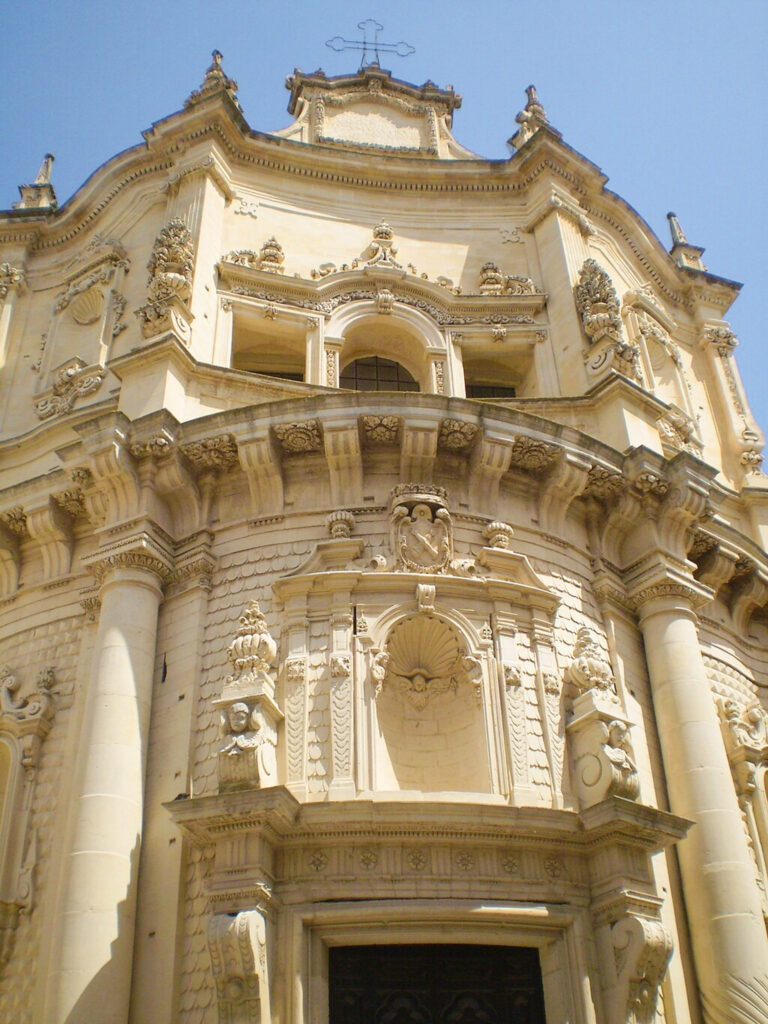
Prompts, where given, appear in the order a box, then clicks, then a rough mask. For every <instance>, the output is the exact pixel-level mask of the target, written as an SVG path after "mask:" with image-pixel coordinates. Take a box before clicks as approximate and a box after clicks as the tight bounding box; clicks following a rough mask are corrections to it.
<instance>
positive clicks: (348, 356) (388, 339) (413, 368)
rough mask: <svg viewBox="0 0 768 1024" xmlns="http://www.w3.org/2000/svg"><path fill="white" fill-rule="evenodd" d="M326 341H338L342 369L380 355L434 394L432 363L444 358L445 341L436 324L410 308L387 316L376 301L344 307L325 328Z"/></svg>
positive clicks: (423, 389) (392, 312)
mask: <svg viewBox="0 0 768 1024" xmlns="http://www.w3.org/2000/svg"><path fill="white" fill-rule="evenodd" d="M325 336H326V339H330V338H336V339H339V343H340V350H339V367H340V370H341V371H342V372H343V370H344V368H345V367H347V366H348V365H349V364H350V363H352V362H354V360H356V359H360V358H365V357H368V356H380V357H383V358H385V359H389V360H392V361H393V362H396V363H399V364H400V365H401V366H403V367H405V369H406V370H407V371H408V373H409V374H410V375H411V376H412V377H413V378H414V379H415V380H416V381H417V382H418V385H419V390H420V391H427V392H429V391H433V390H434V386H433V370H432V366H433V362H434V360H435V358H436V357H438V358H441V359H443V360H444V359H445V339H444V338H443V336H442V334H441V333H440V331H439V330H438V328H437V326H436V324H435V323H434V321H432V320H431V319H430V318H429V317H427V316H425V315H424V314H423V313H420V312H419V311H418V310H414V309H411V308H410V307H406V306H401V307H398V308H395V309H394V310H391V311H390V312H388V313H382V312H380V311H379V306H378V304H377V303H375V302H370V301H365V302H359V303H354V304H351V305H350V306H347V307H345V308H344V309H343V310H342V312H341V313H339V314H338V315H334V317H333V318H332V319H331V321H330V322H329V323H328V324H327V326H326V331H325Z"/></svg>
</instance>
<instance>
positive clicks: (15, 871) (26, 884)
mask: <svg viewBox="0 0 768 1024" xmlns="http://www.w3.org/2000/svg"><path fill="white" fill-rule="evenodd" d="M55 684H56V677H55V674H54V670H53V669H52V668H45V669H43V670H42V671H41V672H40V674H39V675H38V677H37V685H36V688H35V690H34V692H33V693H32V694H30V696H29V697H27V698H25V699H20V698H19V697H18V696H17V691H18V689H19V683H18V681H17V680H16V678H15V676H14V675H13V674H12V672H11V670H10V669H9V668H8V666H5V667H3V668H0V734H2V733H5V734H6V735H8V736H10V737H13V739H14V740H15V744H16V746H15V747H14V745H13V744H9V746H10V748H11V749H12V750H14V749H15V751H17V753H16V755H15V756H16V757H18V760H17V762H16V764H17V765H18V768H19V769H21V770H20V771H19V770H16V769H14V771H13V772H12V773H11V775H10V776H9V779H8V783H9V786H11V787H12V789H9V790H8V791H7V792H6V793H5V794H4V801H7V803H8V805H9V806H12V807H15V808H16V809H17V810H16V814H15V816H14V820H13V828H14V830H15V832H16V834H17V836H18V837H19V850H20V852H19V853H18V854H17V855H16V858H17V859H15V860H12V859H11V858H10V857H9V855H8V851H6V857H7V859H6V862H5V863H4V864H3V865H1V866H0V867H2V874H3V876H4V877H3V887H4V890H5V894H6V895H7V898H6V899H3V900H0V969H2V968H3V967H4V966H5V964H6V963H7V962H8V960H9V959H10V957H11V954H12V952H13V946H14V942H15V938H16V928H17V926H18V922H19V916H20V915H21V914H29V913H30V912H31V910H32V908H33V902H34V896H35V891H34V881H35V878H34V875H35V867H36V865H37V833H36V832H34V831H33V832H32V833H31V834H30V835H29V837H28V838H27V831H28V824H29V812H30V807H31V805H32V799H33V795H34V786H35V782H36V772H37V766H38V763H39V759H40V748H41V745H42V742H43V740H44V739H45V737H46V736H47V735H48V733H49V732H50V729H51V725H52V723H53V717H54V713H55V704H54V699H53V689H54V686H55Z"/></svg>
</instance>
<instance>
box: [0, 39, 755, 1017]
mask: <svg viewBox="0 0 768 1024" xmlns="http://www.w3.org/2000/svg"><path fill="white" fill-rule="evenodd" d="M287 86H288V89H289V90H290V102H289V111H290V113H291V114H292V115H293V121H292V123H291V125H290V126H289V127H288V128H286V129H284V130H282V131H279V132H276V133H273V134H266V133H263V132H259V131H255V130H253V129H251V128H250V127H249V126H248V124H247V122H246V120H245V117H244V115H243V113H242V110H241V108H240V105H239V102H238V99H237V95H236V89H237V87H236V84H235V82H234V81H233V80H232V79H230V78H229V77H228V76H227V74H226V73H225V71H224V70H223V68H222V63H221V55H220V54H218V53H214V59H213V63H212V64H211V66H210V68H209V69H208V71H207V73H206V74H205V77H204V80H203V83H202V85H201V87H200V88H199V89H197V90H195V91H194V92H193V93H192V94H191V95H190V96H189V98H188V99H187V101H186V102H185V104H184V106H183V108H182V109H181V110H180V111H178V112H176V113H174V114H172V115H170V116H169V117H166V118H164V119H163V120H161V121H158V122H157V123H155V124H154V125H153V126H152V128H151V129H149V130H148V131H146V132H145V133H144V141H143V143H142V144H141V145H138V146H135V147H134V148H132V149H128V150H126V151H125V152H123V153H120V154H119V155H117V156H116V157H114V158H113V159H111V160H110V161H108V162H107V163H106V164H104V166H102V167H101V168H99V169H98V170H97V171H96V172H95V173H94V174H93V175H92V176H91V177H90V178H89V179H88V181H86V183H85V184H84V185H83V186H82V188H81V189H80V190H79V191H78V192H77V193H76V194H75V195H74V196H73V198H72V199H71V200H70V201H68V202H67V203H66V204H65V205H64V206H63V207H62V208H61V209H59V208H58V207H57V204H56V197H55V192H54V188H53V185H52V183H51V165H52V158H51V157H50V156H49V157H46V159H45V161H44V163H43V166H42V168H41V171H40V174H39V175H38V178H37V179H36V180H35V182H33V183H32V184H30V185H24V186H22V187H21V200H20V201H19V202H18V203H17V204H16V205H15V207H14V208H13V209H11V210H9V211H6V212H4V213H2V214H0V365H1V366H2V371H1V372H0V416H1V417H2V419H1V420H0V665H2V666H3V667H2V669H1V670H0V684H1V689H0V697H1V700H2V704H1V706H0V865H1V866H0V963H1V969H0V1018H1V1019H3V1020H14V1021H17V1022H29V1024H33V1022H34V1024H38V1022H40V1024H42V1022H45V1024H64V1022H67V1024H86V1022H87V1024H127V1022H131V1024H144V1022H148V1021H153V1022H155V1021H156V1022H165V1021H167V1022H171V1021H179V1022H183V1024H214V1022H217V1021H218V1022H222V1024H223V1022H227V1024H235V1022H263V1024H267V1022H271V1024H278V1022H279V1024H310V1022H311V1024H323V1022H329V1021H330V1022H331V1024H352V1022H355V1024H364V1022H369V1021H370V1022H374V1021H375V1022H383V1021H389V1022H393V1024H394V1022H407V1021H435V1022H437V1021H440V1022H443V1021H445V1022H448V1021H450V1022H456V1024H459V1022H469V1021H472V1022H476V1021H488V1022H494V1021H505V1022H506V1021H516V1022H525V1024H540V1022H544V1021H546V1022H547V1024H565V1022H569V1024H652V1022H656V1024H661V1022H664V1024H698V1022H706V1024H730V1022H740V1024H742V1022H744V1024H745V1022H752V1024H754V1022H756V1021H768V938H767V936H766V918H767V916H768V895H767V893H768V796H767V791H766V769H767V767H768V718H767V717H766V707H768V705H767V704H766V701H767V700H768V697H767V696H766V694H767V692H768V691H766V687H767V686H768V651H767V647H768V644H767V643H766V641H767V640H768V616H767V615H766V607H765V605H766V600H767V599H768V555H767V554H766V547H767V546H768V478H767V477H766V476H765V475H763V473H762V472H761V463H762V454H761V449H762V445H763V436H762V434H761V432H760V430H759V428H758V426H757V425H756V424H755V422H754V420H753V418H752V415H751V413H750V410H749V407H748V404H747V400H746V397H745V394H744V391H743V388H742V384H741V381H740V378H739V374H738V370H737V366H736V362H735V359H734V348H735V346H736V343H737V341H736V338H735V337H734V334H733V332H732V331H731V329H730V327H729V325H728V323H727V321H726V319H725V316H726V313H727V310H728V308H729V306H730V305H731V304H732V302H733V301H734V299H735V298H736V295H737V294H738V290H739V285H737V284H735V283H734V282H732V281H729V280H727V279H724V278H721V277H717V276H715V275H713V274H711V273H710V272H708V271H707V269H706V268H705V266H704V264H703V262H702V252H703V250H702V249H700V248H699V247H697V246H695V245H692V244H690V243H689V242H688V241H687V239H686V238H685V236H684V234H683V232H682V229H681V228H680V225H679V223H678V222H677V220H676V218H675V217H674V216H673V215H670V224H671V228H672V248H671V250H670V251H669V252H668V251H667V250H666V249H665V248H664V247H663V245H662V244H661V243H660V241H659V240H658V239H657V238H656V237H655V235H654V234H653V233H652V232H651V230H650V229H649V228H648V226H647V225H646V224H645V223H644V222H643V221H642V219H641V218H640V217H639V216H638V215H637V214H636V213H635V211H634V210H633V209H632V208H631V207H630V206H629V205H628V204H627V203H625V202H624V201H623V200H622V199H621V198H619V197H618V196H616V195H615V194H613V193H611V192H610V191H608V190H607V189H606V188H605V183H606V180H607V179H606V178H605V176H604V175H603V174H602V173H601V172H600V170H599V169H598V168H597V167H595V165H594V164H592V163H590V162H589V161H588V160H586V159H585V158H584V157H583V156H581V155H580V154H579V153H577V152H576V151H575V150H573V149H572V148H571V147H570V146H568V145H567V143H566V142H565V141H563V139H562V137H561V135H560V133H559V132H558V131H557V130H556V129H555V128H554V127H553V125H552V124H550V122H549V120H548V117H547V114H546V113H545V110H544V108H543V106H542V104H541V101H540V100H539V98H538V96H537V95H536V91H535V89H533V87H530V88H529V89H528V95H527V102H526V105H525V107H524V109H523V110H522V111H521V113H520V114H519V115H518V117H517V130H516V132H515V134H514V135H513V137H512V138H511V139H510V150H511V155H510V157H509V159H508V160H498V161H489V160H485V159H483V158H480V157H478V156H477V155H476V154H474V153H472V152H470V151H469V150H467V149H466V148H464V147H463V146H462V145H460V143H459V142H458V141H457V140H456V139H455V138H454V135H453V127H452V126H453V115H454V111H455V110H456V109H457V108H458V107H459V106H460V103H461V99H460V97H459V96H458V95H457V94H456V93H455V92H454V91H453V90H452V88H447V89H441V88H438V87H437V86H435V85H434V84H433V83H431V82H427V83H425V84H424V85H423V86H414V85H410V84H408V83H405V82H402V81H398V80H397V79H395V78H393V77H392V76H391V74H390V73H389V72H387V71H384V70H382V69H381V68H380V67H379V66H378V64H372V65H369V66H366V67H363V68H361V70H360V71H358V72H357V73H355V74H350V75H346V76H340V77H335V78H328V77H326V76H325V75H324V74H323V72H321V71H318V72H315V73H314V74H304V73H302V72H299V71H297V72H295V73H294V74H293V75H292V76H291V77H289V79H288V80H287ZM417 395H418V397H417Z"/></svg>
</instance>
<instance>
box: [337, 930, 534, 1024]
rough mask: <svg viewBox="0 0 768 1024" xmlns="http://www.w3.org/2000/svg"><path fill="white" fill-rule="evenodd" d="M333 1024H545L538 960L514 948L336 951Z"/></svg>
mask: <svg viewBox="0 0 768 1024" xmlns="http://www.w3.org/2000/svg"><path fill="white" fill-rule="evenodd" d="M329 954H330V1010H331V1016H330V1024H546V1022H545V1018H544V994H543V990H542V984H541V967H540V966H539V954H538V951H537V950H535V949H530V948H528V947H516V946H468V945H461V946H459V945H413V946H341V947H335V948H333V947H332V948H331V949H330V950H329Z"/></svg>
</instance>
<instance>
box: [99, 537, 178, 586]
mask: <svg viewBox="0 0 768 1024" xmlns="http://www.w3.org/2000/svg"><path fill="white" fill-rule="evenodd" d="M83 563H84V565H85V566H86V568H87V569H88V571H89V572H91V573H92V574H93V575H94V576H95V577H96V579H97V580H98V581H99V583H102V582H104V581H105V580H107V579H108V578H109V577H110V576H112V574H113V573H115V572H117V571H119V570H121V569H122V570H131V569H133V570H139V571H143V572H146V573H150V574H151V575H152V576H154V577H155V578H156V581H157V582H158V583H166V582H167V581H168V580H169V579H170V577H171V571H172V569H173V555H172V554H171V546H170V544H169V543H168V542H167V539H166V538H165V537H161V536H160V535H159V534H158V535H157V536H154V535H153V534H151V533H149V532H148V531H146V530H141V531H140V532H138V533H133V534H131V535H130V536H129V537H122V538H121V539H120V540H119V541H117V542H116V543H113V544H109V543H107V544H104V545H102V547H100V548H98V550H97V551H95V552H94V553H93V554H91V555H89V556H88V557H87V558H85V559H83Z"/></svg>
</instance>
